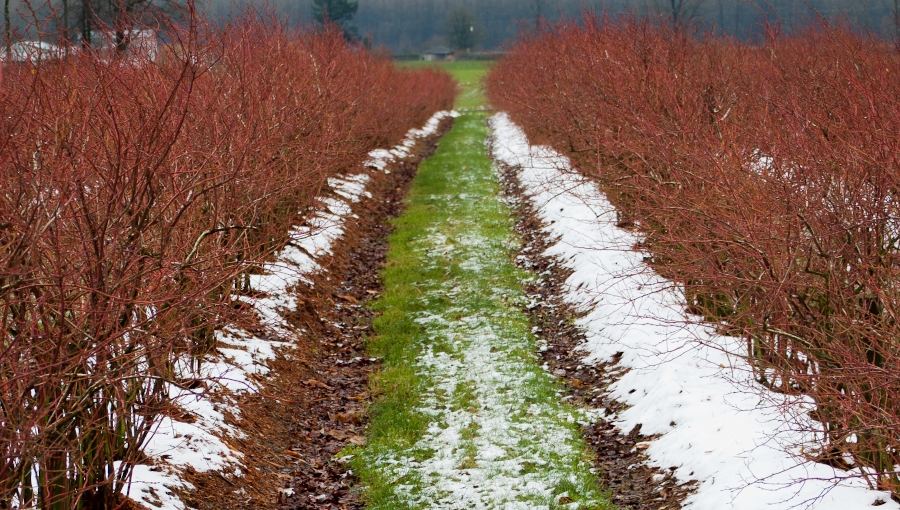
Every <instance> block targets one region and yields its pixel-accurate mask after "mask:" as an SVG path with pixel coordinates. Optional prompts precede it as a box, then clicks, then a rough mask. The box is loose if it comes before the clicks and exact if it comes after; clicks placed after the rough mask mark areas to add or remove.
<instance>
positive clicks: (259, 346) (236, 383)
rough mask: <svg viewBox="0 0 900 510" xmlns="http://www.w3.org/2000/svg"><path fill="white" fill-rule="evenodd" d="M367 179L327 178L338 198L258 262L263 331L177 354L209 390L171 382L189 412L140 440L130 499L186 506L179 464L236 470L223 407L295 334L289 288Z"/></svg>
mask: <svg viewBox="0 0 900 510" xmlns="http://www.w3.org/2000/svg"><path fill="white" fill-rule="evenodd" d="M455 115H457V114H456V113H455V112H446V111H444V112H438V113H436V114H435V115H434V116H433V117H432V118H431V119H430V120H429V121H428V123H426V124H425V126H424V127H423V128H422V129H412V130H410V131H409V133H408V134H407V136H406V138H404V140H403V142H402V143H401V144H400V145H398V146H397V147H395V148H394V149H392V150H391V151H387V150H384V149H378V150H375V151H372V152H371V153H370V154H369V160H368V161H367V162H366V166H367V167H372V168H376V169H379V170H385V167H386V166H387V165H388V164H389V163H391V162H392V161H395V156H396V158H401V159H402V158H403V157H406V156H408V155H409V148H410V147H414V146H415V144H416V143H417V142H418V141H419V140H420V139H421V138H423V137H426V136H430V135H432V134H434V133H435V132H436V130H437V127H438V125H439V124H440V121H441V120H443V119H444V118H446V117H448V116H455ZM392 154H393V155H392ZM370 180H371V178H370V177H369V175H368V174H366V173H359V174H353V175H346V176H336V177H332V178H329V179H328V182H327V183H328V186H329V187H330V188H331V189H332V190H333V191H334V193H335V194H336V195H337V196H338V197H339V198H333V197H322V198H319V199H318V200H317V203H318V204H319V206H318V207H317V208H315V209H314V210H313V211H312V212H311V213H309V214H307V215H306V218H305V220H306V223H305V224H304V225H297V226H295V227H294V228H292V229H291V231H290V232H289V242H288V244H287V245H286V246H285V248H284V249H283V250H282V251H281V252H280V253H279V254H278V255H277V256H276V257H275V261H273V262H271V263H268V264H265V265H264V266H263V267H262V268H261V271H260V272H261V273H262V274H254V275H250V286H251V287H252V288H253V290H255V291H257V292H259V293H260V296H261V297H248V296H242V297H241V298H240V299H241V300H242V301H244V302H245V303H248V304H250V305H251V306H252V307H253V309H254V310H255V311H256V313H257V315H258V316H259V318H260V322H261V323H262V324H263V325H264V326H265V329H266V330H267V332H266V333H265V334H261V336H254V335H251V334H249V333H246V332H243V331H241V330H239V329H237V328H225V329H223V330H221V331H217V332H216V336H217V338H216V339H217V342H218V348H217V350H216V353H215V354H214V355H209V356H207V358H206V359H204V360H203V363H202V364H201V366H200V368H199V370H198V369H197V368H196V367H193V368H192V367H191V363H190V361H189V360H179V361H178V364H177V365H178V369H179V373H180V374H181V375H182V376H183V377H184V378H195V379H199V380H201V381H204V382H205V383H206V385H207V387H208V389H207V390H206V391H202V392H195V391H190V390H186V389H182V388H179V387H176V386H170V394H171V396H172V398H173V400H174V401H175V402H176V403H177V404H178V405H179V407H181V408H182V409H183V410H184V411H186V412H187V413H189V414H190V416H191V418H192V420H189V421H192V422H191V423H186V422H183V421H179V420H177V419H175V418H172V417H169V416H164V417H161V418H160V419H159V423H158V424H157V427H156V430H155V433H154V434H153V435H152V436H151V437H150V438H149V440H148V441H147V444H146V445H145V447H144V452H145V453H146V454H147V456H148V457H149V458H150V459H152V461H153V465H152V466H149V465H136V466H134V474H133V477H132V481H131V486H130V489H129V495H130V497H131V498H132V499H134V500H136V501H139V502H141V503H144V504H147V505H149V506H150V507H152V508H159V509H162V510H185V508H186V507H185V505H184V504H183V503H182V502H181V501H180V500H179V499H178V497H177V496H175V495H174V492H173V489H191V488H192V487H191V486H190V484H188V483H187V482H186V481H185V480H184V478H183V477H182V476H181V470H183V469H185V468H188V467H190V468H192V469H193V470H194V471H197V472H205V471H210V470H217V471H227V472H229V474H233V475H234V476H239V475H240V473H241V471H240V468H241V458H242V455H241V453H240V452H238V451H236V450H234V449H232V448H231V447H230V446H229V445H228V441H229V438H240V437H241V436H242V433H241V431H240V430H238V429H236V428H235V427H232V426H231V425H229V424H228V423H227V422H226V418H225V414H224V412H223V411H222V410H223V409H225V408H227V409H228V411H229V412H230V413H232V415H234V417H235V418H238V417H239V412H240V411H239V408H238V407H237V405H236V401H235V399H234V395H236V394H240V393H247V392H249V393H255V392H257V391H258V389H259V388H258V385H257V383H256V382H255V378H258V377H260V376H265V375H266V374H268V372H269V367H268V362H269V361H271V360H273V359H274V358H275V356H276V354H277V353H278V352H279V351H282V350H285V349H287V348H289V347H290V345H291V344H292V342H293V341H294V339H295V338H296V337H297V335H299V334H302V331H297V330H296V329H294V328H293V327H291V326H290V325H289V324H288V323H287V321H286V320H285V319H284V317H283V315H282V313H283V312H287V311H290V310H293V309H294V308H295V306H296V299H295V298H294V296H293V295H292V293H291V292H290V291H289V290H288V289H290V288H291V287H293V286H294V285H297V284H298V283H301V282H303V283H306V284H311V281H310V280H309V278H308V277H307V276H308V275H310V274H313V273H315V272H317V271H321V270H322V268H321V266H320V265H319V263H318V262H317V261H316V259H318V258H319V257H321V256H323V255H330V254H331V250H332V246H334V243H335V242H336V241H338V240H339V239H340V238H341V237H342V236H343V234H344V228H345V224H346V221H347V220H348V218H353V215H352V214H351V212H352V204H353V203H355V202H359V201H360V200H361V198H362V197H367V198H368V197H371V196H372V195H371V193H369V192H368V191H366V190H365V188H366V185H367V184H368V182H369V181H370Z"/></svg>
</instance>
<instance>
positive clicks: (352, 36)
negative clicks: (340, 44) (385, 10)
mask: <svg viewBox="0 0 900 510" xmlns="http://www.w3.org/2000/svg"><path fill="white" fill-rule="evenodd" d="M357 9H359V2H351V1H350V0H313V3H312V15H313V19H315V20H316V22H317V23H319V24H320V25H325V24H328V23H334V24H335V25H337V26H339V27H341V30H343V31H344V38H345V39H347V40H348V41H353V40H356V39H357V35H356V27H354V26H352V25H350V21H352V20H353V16H355V15H356V10H357Z"/></svg>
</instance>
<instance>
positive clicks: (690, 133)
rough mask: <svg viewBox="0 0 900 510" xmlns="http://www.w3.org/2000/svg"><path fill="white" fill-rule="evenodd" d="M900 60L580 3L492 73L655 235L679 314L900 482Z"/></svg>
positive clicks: (856, 460)
mask: <svg viewBox="0 0 900 510" xmlns="http://www.w3.org/2000/svg"><path fill="white" fill-rule="evenodd" d="M897 73H900V61H898V58H897V54H896V51H895V49H894V48H893V47H891V46H889V45H886V44H883V43H881V42H880V41H877V40H872V39H868V38H866V37H864V36H860V35H858V34H855V33H853V32H852V31H851V30H849V29H847V28H845V27H832V26H817V27H810V28H809V29H807V30H806V31H803V32H800V33H795V34H794V35H791V36H780V35H778V34H777V31H776V30H774V29H773V30H770V31H769V33H768V36H767V38H766V40H765V42H764V43H761V44H757V45H751V44H747V43H741V42H738V41H735V40H731V39H726V38H722V37H718V36H714V35H702V34H692V33H686V32H685V31H684V30H680V31H679V30H674V29H672V28H671V27H670V26H668V25H667V24H666V23H664V22H660V21H659V20H651V19H643V20H639V19H637V18H634V17H629V16H625V17H621V18H610V17H602V18H597V17H593V16H590V15H587V16H585V17H584V19H583V20H582V22H581V23H580V24H575V23H570V22H567V23H562V24H559V25H557V26H553V27H546V28H545V29H544V30H542V31H540V32H539V33H535V34H530V35H526V36H524V37H523V38H522V39H521V40H520V41H519V42H518V43H516V44H515V45H514V46H513V47H512V48H510V52H509V53H508V55H507V56H506V57H505V58H504V59H503V60H502V61H501V62H500V63H499V64H498V65H497V67H496V68H495V70H494V72H493V73H492V74H491V75H490V77H489V80H488V93H489V96H490V98H491V101H492V102H493V103H494V105H495V106H497V107H498V108H500V109H503V110H506V111H508V112H509V113H510V115H511V116H512V117H513V119H514V120H516V121H517V122H518V123H520V124H521V125H522V126H523V127H524V128H525V129H526V131H527V132H528V133H529V135H530V136H531V138H532V140H533V142H534V143H547V144H550V145H552V146H554V147H556V148H557V149H559V150H561V151H563V152H565V153H567V154H569V155H570V156H571V157H572V159H573V161H574V162H575V163H576V164H577V166H578V167H579V168H580V169H581V170H582V171H583V172H585V173H586V174H589V175H591V176H593V177H595V178H596V179H597V180H598V181H599V182H600V183H601V184H602V185H603V187H604V189H605V190H606V192H607V195H608V196H609V198H610V200H611V201H612V202H613V203H614V204H615V205H616V207H617V211H618V213H619V220H620V223H621V225H623V226H630V227H636V228H639V229H641V230H642V231H643V232H644V233H645V234H646V241H645V248H646V249H647V250H649V251H650V252H651V253H652V254H653V263H654V265H655V267H656V268H657V269H658V270H659V271H660V272H661V273H662V274H663V275H665V276H667V277H669V278H671V279H673V280H674V281H676V282H678V283H679V284H681V285H682V286H683V288H684V292H685V295H686V298H687V301H688V306H689V310H690V311H691V312H693V313H696V314H700V315H703V316H706V317H708V318H709V319H710V320H712V321H714V322H716V323H717V324H725V326H723V328H724V329H725V330H726V331H728V332H729V333H731V334H734V335H741V336H743V337H744V338H746V339H747V346H748V351H747V354H748V360H749V361H750V364H751V366H752V367H753V370H754V375H755V376H756V379H757V380H758V381H759V382H760V383H762V384H765V385H766V386H768V387H769V388H771V389H774V390H777V391H782V392H787V393H807V394H809V395H811V396H812V397H813V399H814V400H815V402H816V404H817V410H816V412H815V413H814V414H815V416H814V417H815V419H816V420H817V421H818V423H819V424H821V429H820V430H818V431H817V432H818V433H819V437H821V438H822V441H821V445H820V448H819V451H818V452H817V453H816V454H815V458H816V459H817V460H820V461H823V462H829V463H831V464H833V465H836V466H839V467H844V468H850V467H851V465H850V464H848V460H847V459H848V457H847V454H849V455H850V458H851V459H852V461H849V462H852V463H853V464H854V465H853V467H856V468H859V469H860V473H861V476H864V477H865V478H866V479H867V480H870V481H872V484H873V486H876V485H877V486H878V487H880V488H883V489H889V490H891V491H893V492H894V494H895V495H897V494H898V493H900V480H898V476H897V473H898V471H897V465H898V464H900V453H898V451H897V448H898V447H900V433H898V431H900V407H898V404H897V402H898V397H900V368H898V367H900V325H898V321H897V313H898V312H900V308H898V307H900V286H898V284H897V282H898V281H900V280H898V278H900V258H898V246H897V245H898V242H900V224H898V219H900V215H898V213H900V211H898V199H900V196H898V192H900V188H898V185H900V165H898V159H897V158H898V156H897V154H898V153H900V152H898V151H900V84H898V82H897V80H896V79H893V77H894V76H897Z"/></svg>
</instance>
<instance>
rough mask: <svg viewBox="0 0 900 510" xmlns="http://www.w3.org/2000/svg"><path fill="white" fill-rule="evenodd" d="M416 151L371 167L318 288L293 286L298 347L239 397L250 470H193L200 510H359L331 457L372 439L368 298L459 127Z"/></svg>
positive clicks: (348, 478) (193, 496) (345, 475)
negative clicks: (414, 194)
mask: <svg viewBox="0 0 900 510" xmlns="http://www.w3.org/2000/svg"><path fill="white" fill-rule="evenodd" d="M452 122H453V121H452V119H450V118H448V119H446V120H444V121H443V122H442V124H441V126H440V129H439V130H438V133H437V134H436V135H434V136H432V137H430V138H428V139H426V140H423V141H421V142H420V143H419V144H418V145H417V146H416V147H415V148H414V149H413V151H411V152H412V153H413V154H414V155H415V156H413V157H410V158H407V159H406V160H404V161H402V162H399V163H395V164H392V165H389V166H388V167H387V169H388V170H389V171H390V173H384V172H379V171H373V172H372V173H371V177H372V180H371V181H370V182H369V184H368V185H367V187H366V190H367V191H368V192H370V193H371V194H372V197H371V198H365V197H364V198H363V199H362V200H361V201H360V202H358V203H356V204H353V214H355V215H356V216H357V217H358V219H348V221H347V226H346V229H345V234H344V236H343V237H342V238H341V239H340V240H339V241H338V242H337V243H336V245H335V246H334V247H333V250H332V251H333V252H334V254H335V255H334V256H333V257H330V258H329V259H328V260H319V262H320V263H321V264H322V265H323V267H325V268H326V271H322V272H319V273H318V274H315V275H313V276H312V277H311V280H312V281H313V285H311V286H307V285H302V286H298V287H297V288H295V289H293V292H294V295H295V297H296V299H297V309H296V310H294V311H293V312H291V313H290V314H288V315H287V317H286V318H287V319H288V321H289V322H290V324H291V325H292V326H293V327H295V328H297V330H298V334H297V338H298V339H299V340H298V341H296V342H295V347H294V349H292V350H291V351H290V352H284V353H281V354H279V356H278V357H277V359H275V360H274V361H273V362H271V368H272V372H271V374H272V375H270V376H269V377H267V378H265V379H263V380H261V381H259V382H260V385H261V387H262V389H261V391H260V392H259V393H258V394H255V395H250V396H244V397H242V398H241V399H240V403H239V408H240V414H239V416H240V417H241V418H240V419H234V420H233V421H234V425H236V426H237V428H239V429H240V430H241V431H242V432H243V433H244V434H245V436H244V437H243V438H241V439H234V438H228V439H227V442H228V443H229V446H231V447H232V448H234V449H236V450H238V451H240V452H242V453H243V454H244V462H243V467H242V468H241V471H242V476H230V475H227V474H223V473H221V472H206V473H187V475H188V476H187V478H188V481H189V482H190V483H192V484H193V485H194V486H195V488H196V489H195V490H193V491H190V492H187V493H182V494H180V496H181V497H182V499H183V501H185V503H187V504H188V506H190V507H193V508H198V509H200V510H221V509H222V508H229V509H248V510H249V509H254V510H268V509H273V510H274V509H284V510H287V509H290V510H294V509H319V510H324V509H356V508H362V505H361V503H360V501H359V498H358V496H357V493H356V492H355V491H354V490H352V487H353V485H354V477H353V475H352V474H351V473H349V472H348V470H347V469H345V468H344V466H343V465H341V464H340V463H339V462H336V461H334V460H333V456H334V455H335V454H336V453H337V452H339V451H340V450H341V449H343V448H344V447H345V446H347V445H348V444H362V443H364V441H365V438H364V436H365V427H366V409H367V404H368V402H369V401H370V400H371V395H370V394H369V386H368V380H369V374H370V373H371V372H372V371H373V370H376V369H377V367H378V362H377V360H373V359H369V358H367V357H366V352H365V345H364V336H365V335H366V334H367V333H368V332H369V331H370V327H371V318H372V314H371V312H369V311H368V310H367V309H366V307H365V304H366V302H367V301H369V300H371V299H374V298H377V297H378V296H379V294H380V292H381V280H380V276H379V275H380V271H381V267H382V266H383V264H384V261H385V255H386V253H387V241H386V239H387V236H388V235H389V234H390V232H391V227H390V220H391V219H392V218H395V217H397V216H398V215H399V214H400V213H401V212H402V210H403V198H404V197H405V196H406V194H407V192H408V190H409V186H410V184H411V182H412V179H413V177H414V176H415V174H416V171H417V168H418V164H419V163H420V162H421V161H422V160H424V159H426V158H427V157H429V156H431V155H432V154H433V153H434V151H435V150H436V148H437V143H438V140H439V139H440V137H441V136H443V134H445V133H446V132H447V131H448V130H449V129H450V127H451V125H452Z"/></svg>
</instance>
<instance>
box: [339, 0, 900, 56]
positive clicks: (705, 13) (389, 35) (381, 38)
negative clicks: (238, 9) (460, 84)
mask: <svg viewBox="0 0 900 510" xmlns="http://www.w3.org/2000/svg"><path fill="white" fill-rule="evenodd" d="M898 4H900V0H860V1H853V0H768V1H767V2H764V1H758V2H757V3H755V4H754V3H751V2H747V1H744V0H606V1H605V2H602V1H600V0H588V1H583V0H360V2H359V11H358V12H357V15H356V18H355V22H356V25H357V27H358V29H359V32H360V34H363V35H371V36H372V41H373V44H374V45H376V46H378V45H380V46H384V47H387V48H389V49H390V50H392V51H394V52H395V53H415V52H420V51H423V50H425V49H427V48H428V47H430V46H435V45H438V44H446V45H450V43H451V41H450V40H449V37H448V36H449V34H448V28H449V27H448V25H450V24H451V21H452V20H450V19H449V18H450V16H451V14H452V13H454V12H456V11H458V10H460V9H464V10H466V11H468V12H471V13H472V14H473V15H474V17H475V19H476V21H477V24H476V25H475V30H479V29H480V30H481V32H482V36H481V38H480V47H481V48H484V49H499V48H501V47H502V45H503V43H504V42H506V41H509V40H511V39H513V38H514V37H515V36H516V34H517V33H518V31H519V30H520V29H521V28H526V29H533V28H534V26H535V24H536V23H538V21H537V20H539V19H543V20H546V21H550V22H552V21H556V20H558V19H559V17H560V16H563V17H576V16H578V14H579V12H580V11H581V10H583V9H591V10H596V11H601V10H603V9H604V7H605V8H606V9H607V10H608V11H610V12H612V13H617V12H623V11H625V10H626V9H630V10H633V11H637V12H639V13H654V14H659V15H661V16H663V17H664V18H668V19H673V18H674V19H675V20H677V22H679V23H683V24H689V23H690V24H699V25H701V26H703V27H707V28H710V27H718V28H719V29H721V30H723V31H724V32H726V33H728V34H731V35H734V36H737V37H739V38H742V39H747V38H754V37H759V36H760V35H761V32H762V29H761V27H762V26H763V24H764V23H765V22H766V21H767V20H768V21H769V22H772V23H776V22H778V21H779V20H780V22H781V26H782V31H783V32H790V31H791V30H792V29H796V28H797V27H798V26H801V25H804V24H805V23H808V22H809V21H810V20H812V19H814V18H815V16H816V13H818V14H820V15H822V16H824V17H826V18H828V19H832V20H834V19H838V18H841V17H844V18H845V19H846V20H848V21H849V22H851V23H854V24H856V25H858V26H859V27H860V28H861V29H865V30H869V31H872V32H876V33H879V34H882V35H886V36H889V37H892V36H894V34H896V33H897V19H898V16H897V10H898Z"/></svg>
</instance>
